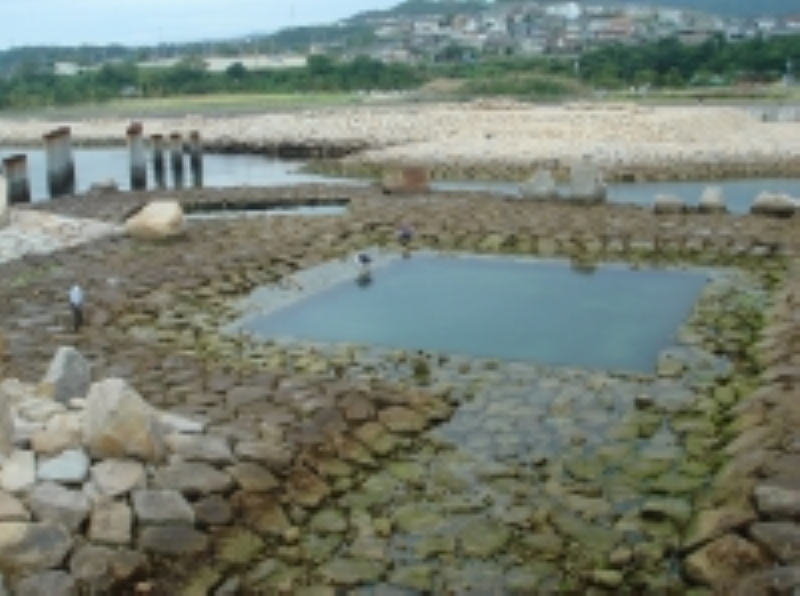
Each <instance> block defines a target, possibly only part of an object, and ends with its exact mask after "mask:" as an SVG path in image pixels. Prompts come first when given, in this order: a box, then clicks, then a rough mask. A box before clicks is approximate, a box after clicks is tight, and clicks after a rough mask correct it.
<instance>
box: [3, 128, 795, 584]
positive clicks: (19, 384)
mask: <svg viewBox="0 0 800 596" xmlns="http://www.w3.org/2000/svg"><path fill="white" fill-rule="evenodd" d="M587 117H588V116H587ZM576 118H583V116H582V115H580V114H576ZM756 124H758V126H760V123H756ZM407 126H411V125H410V124H409V125H407ZM754 127H756V125H754ZM756 128H757V127H756ZM239 132H240V133H241V134H245V132H244V131H239ZM664 134H667V133H666V132H665V133H664ZM645 136H646V135H645ZM780 138H782V137H780V135H778V136H776V137H775V146H778V145H779V144H780V143H779V141H780ZM170 194H171V196H172V198H176V199H178V200H179V201H181V202H182V203H183V204H184V205H185V207H186V209H187V210H190V211H191V210H195V209H198V208H199V207H200V206H202V205H206V206H208V207H214V208H219V207H221V206H225V205H234V206H235V205H236V204H251V205H253V204H261V205H267V204H272V205H285V204H286V203H287V202H288V203H291V202H298V203H306V202H315V203H317V204H330V203H338V202H339V201H340V200H341V199H347V200H348V201H349V208H348V211H347V213H346V214H345V215H341V216H325V217H305V218H304V217H293V216H275V217H250V218H240V219H225V220H219V221H214V220H210V221H209V220H200V221H191V222H190V223H189V224H188V227H187V233H186V234H185V235H184V236H183V237H180V238H176V239H173V240H169V241H164V242H157V243H153V242H143V241H139V240H134V239H132V238H130V237H128V236H126V235H124V234H119V233H117V230H118V228H117V226H118V224H120V223H121V222H122V221H123V220H124V219H125V217H127V216H128V215H129V214H130V213H132V212H133V211H135V210H136V209H138V208H139V207H141V206H142V205H143V204H144V203H145V202H147V201H148V200H150V199H151V198H153V197H154V196H155V195H154V194H152V193H141V194H119V193H117V194H107V195H102V196H99V195H98V196H92V197H89V196H87V197H76V198H67V199H61V200H58V201H53V202H50V203H47V204H42V205H38V206H37V207H36V208H35V209H32V210H31V214H32V215H36V214H37V213H41V212H47V213H49V214H56V215H59V216H64V217H70V218H83V217H90V218H92V219H94V220H96V221H102V222H105V223H106V224H108V228H107V230H108V231H109V232H110V233H109V234H108V235H106V236H103V237H101V238H99V239H92V241H91V242H87V243H84V244H75V245H74V246H69V247H68V248H66V249H64V250H60V251H58V252H54V253H42V254H35V253H34V252H30V253H28V254H26V255H25V256H23V257H21V258H17V259H13V260H9V261H8V262H6V263H4V264H2V265H0V279H2V286H0V292H2V300H0V354H1V355H2V360H0V362H2V367H3V375H2V376H3V377H4V378H5V379H6V380H5V381H4V382H3V383H2V385H0V387H1V388H2V391H0V402H5V406H7V407H6V409H5V410H3V408H0V438H2V437H4V436H5V439H6V442H5V444H3V442H2V441H0V450H3V452H4V453H5V454H7V457H6V459H5V460H4V462H3V469H2V472H0V572H2V575H3V580H4V584H5V586H7V587H9V588H10V589H12V590H13V591H14V593H23V594H24V593H48V594H58V593H64V594H66V593H72V592H74V591H75V590H84V591H91V590H95V591H99V592H114V593H119V592H123V593H124V592H130V593H134V592H138V593H155V594H177V593H186V594H205V593H213V594H233V593H267V594H271V593H292V594H333V593H335V592H336V590H341V589H349V590H353V591H354V593H362V594H372V593H380V594H384V593H431V592H433V593H463V594H467V593H475V594H485V593H510V594H532V593H596V594H617V593H645V592H648V593H649V592H655V593H675V594H686V593H694V594H711V593H720V594H731V593H740V594H747V595H750V594H771V593H792V591H793V590H795V589H797V587H798V586H800V566H798V554H797V553H798V552H799V551H798V544H799V543H800V529H798V526H797V524H796V520H797V518H798V515H800V514H799V513H798V512H800V491H798V488H797V479H798V475H797V471H796V470H797V469H798V468H797V457H798V456H797V452H798V437H799V436H800V435H799V434H798V430H797V429H798V428H800V420H798V410H797V408H798V406H797V399H796V398H797V391H798V389H797V387H798V385H797V382H798V360H797V359H798V356H797V347H798V333H800V329H799V328H798V321H797V312H798V310H797V305H798V301H800V262H799V261H798V258H799V257H798V255H800V229H799V228H800V219H799V218H798V217H797V216H796V215H795V216H794V217H784V218H771V217H764V216H755V215H745V216H734V215H724V214H714V215H703V214H700V213H697V212H676V213H661V214H656V213H655V212H654V211H653V210H651V209H646V208H640V207H634V206H619V205H593V206H588V205H584V206H577V205H571V204H563V203H559V202H537V201H524V200H519V199H503V198H498V197H494V196H491V195H488V194H478V193H472V194H470V193H417V194H410V195H391V196H386V195H384V194H382V193H381V192H379V191H378V190H377V189H368V188H346V187H338V186H337V187H336V188H332V187H324V186H309V187H299V188H298V187H295V188H291V189H290V188H270V189H234V190H224V191H223V190H219V191H214V190H205V191H200V190H196V191H185V192H173V193H170ZM159 196H160V195H159ZM400 224H406V225H410V226H411V227H412V228H413V229H414V248H415V249H420V248H425V249H430V250H441V251H448V252H451V251H465V252H478V253H491V254H500V255H503V254H512V255H526V256H545V257H554V256H555V257H563V258H566V259H570V260H571V261H572V262H573V264H574V266H575V267H580V268H584V269H591V268H592V267H593V266H594V265H595V264H597V263H600V262H604V261H622V262H627V263H630V264H631V265H632V266H634V267H639V266H648V265H656V266H667V265H669V266H689V265H700V266H704V267H711V268H714V269H715V270H719V271H720V275H718V276H715V281H714V282H713V283H711V284H710V285H709V286H708V288H707V290H706V291H705V292H704V294H703V296H702V297H701V299H700V301H699V302H698V304H697V305H696V307H695V309H694V311H693V313H692V316H691V317H690V320H689V321H687V323H686V324H685V325H684V327H683V328H682V329H681V330H680V334H679V336H680V342H679V344H678V345H676V346H675V347H674V348H673V349H670V350H667V351H665V352H664V353H663V354H662V356H661V357H660V358H659V362H658V365H657V370H656V372H655V373H654V374H652V375H642V374H637V375H631V374H621V373H616V374H615V373H605V372H589V371H581V370H575V369H564V368H548V367H542V366H536V365H528V364H520V363H504V362H499V361H492V360H481V359H472V358H465V357H460V356H453V355H447V354H433V353H417V352H405V351H401V350H378V349H373V348H368V347H363V346H354V345H333V346H328V345H316V344H285V343H281V342H271V343H258V342H254V341H251V340H250V339H248V338H247V337H246V336H241V335H233V336H226V335H221V334H220V333H219V327H220V325H221V324H224V323H226V322H230V321H232V320H233V319H234V318H235V317H236V316H237V315H238V314H239V311H238V310H237V309H238V306H239V304H240V302H241V299H242V298H243V297H245V296H247V295H248V294H249V293H250V292H251V291H252V290H253V289H255V288H257V287H260V286H262V285H265V284H267V285H268V284H276V285H283V284H286V283H287V280H288V279H290V278H291V277H292V276H293V274H295V273H296V272H298V271H300V270H303V269H305V268H307V267H309V266H312V265H316V264H319V263H323V262H327V261H330V260H336V259H349V258H350V256H351V255H352V254H353V253H354V252H355V251H357V250H359V249H362V248H363V247H365V246H381V247H383V248H384V249H386V250H390V251H394V250H399V247H398V246H397V245H396V244H395V232H396V230H397V227H398V226H399V225H400ZM88 239H90V238H88V237H87V240H88ZM70 244H72V243H70ZM15 246H17V247H18V248H20V247H21V245H19V244H16V245H15ZM51 247H52V246H50V245H48V248H51ZM20 250H21V248H20ZM412 258H413V256H412ZM75 280H78V281H80V283H81V284H82V285H83V287H84V288H85V290H86V293H87V315H88V322H87V326H86V327H85V328H84V329H82V330H81V331H80V333H77V334H76V333H72V332H71V331H70V329H69V311H68V308H67V306H66V293H67V290H68V288H69V286H70V285H71V284H72V283H73V282H74V281H75ZM64 346H70V348H68V349H66V350H64V349H63V348H64ZM54 355H55V356H56V357H55V359H54ZM13 379H16V380H13ZM115 379H116V380H115ZM120 379H124V381H121V380H120ZM76 398H77V399H76ZM110 404H113V405H115V407H111V406H110ZM148 404H149V405H148ZM0 405H3V404H1V403H0ZM123 406H124V407H123ZM4 411H5V412H11V413H13V416H14V418H15V421H14V424H15V426H16V429H17V431H16V435H15V438H11V439H9V433H8V432H6V433H5V435H4V434H3V428H5V429H8V427H9V425H10V424H11V422H10V418H9V416H8V415H6V416H5V419H3V416H2V412H4ZM0 591H2V588H0Z"/></svg>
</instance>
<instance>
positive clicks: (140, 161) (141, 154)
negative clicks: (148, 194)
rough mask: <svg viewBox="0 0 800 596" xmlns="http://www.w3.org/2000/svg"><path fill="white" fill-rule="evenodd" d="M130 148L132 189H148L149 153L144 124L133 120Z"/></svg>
mask: <svg viewBox="0 0 800 596" xmlns="http://www.w3.org/2000/svg"><path fill="white" fill-rule="evenodd" d="M127 133H128V150H129V152H130V157H131V190H145V189H147V154H146V152H145V148H144V139H143V138H142V125H141V123H139V122H133V123H131V125H130V126H129V127H128V131H127Z"/></svg>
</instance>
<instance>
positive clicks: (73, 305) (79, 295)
mask: <svg viewBox="0 0 800 596" xmlns="http://www.w3.org/2000/svg"><path fill="white" fill-rule="evenodd" d="M69 307H70V310H72V330H73V331H75V332H76V333H77V332H78V331H80V329H81V327H82V326H83V289H82V288H81V287H80V286H79V285H78V284H75V285H73V286H72V287H71V288H70V290H69Z"/></svg>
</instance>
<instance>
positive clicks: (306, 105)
mask: <svg viewBox="0 0 800 596" xmlns="http://www.w3.org/2000/svg"><path fill="white" fill-rule="evenodd" d="M534 82H536V81H534ZM445 83H446V84H445ZM515 83H516V85H517V87H519V88H517V87H513V88H509V89H506V91H507V92H506V93H485V94H484V93H480V92H479V93H475V92H474V90H470V89H468V88H465V85H464V82H463V81H444V82H442V83H441V84H434V83H431V84H428V85H425V86H424V87H422V88H420V89H419V90H417V91H416V92H410V93H402V94H363V93H316V94H310V93H303V94H300V93H297V94H283V95H277V94H262V95H244V94H219V95H197V96H185V97H166V98H156V99H153V98H148V99H124V100H123V99H121V100H117V101H111V102H105V103H98V104H82V105H78V106H70V107H59V108H41V109H36V110H25V111H0V117H3V118H12V119H13V118H36V119H46V120H70V119H86V118H130V119H135V118H143V117H148V118H170V117H182V116H187V115H199V116H214V117H224V116H237V115H248V114H258V113H263V112H279V111H295V110H309V109H335V108H337V107H352V106H358V105H379V104H382V105H387V104H388V105H391V104H403V103H410V102H413V103H426V102H436V101H469V100H471V99H478V98H481V97H493V98H499V97H507V98H509V99H518V100H520V101H530V102H532V103H537V102H539V103H559V102H563V101H576V100H577V101H632V102H637V103H647V104H689V103H697V102H699V101H703V102H704V103H707V104H722V105H726V104H732V105H765V104H767V105H769V104H775V105H779V104H787V105H800V86H793V87H787V86H784V85H773V86H763V87H728V88H691V89H680V90H651V91H648V92H647V93H641V92H638V91H631V90H625V91H610V92H603V91H597V90H595V91H592V90H589V89H586V88H578V87H576V88H574V89H569V88H564V89H561V88H559V89H558V90H557V91H558V93H546V92H540V93H538V94H537V91H536V89H537V88H536V85H534V84H533V83H531V81H530V80H528V79H524V78H520V79H519V80H515ZM570 91H571V92H573V95H571V94H570Z"/></svg>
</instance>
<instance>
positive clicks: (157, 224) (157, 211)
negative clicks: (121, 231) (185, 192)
mask: <svg viewBox="0 0 800 596" xmlns="http://www.w3.org/2000/svg"><path fill="white" fill-rule="evenodd" d="M125 231H126V232H127V233H128V234H129V235H130V236H132V237H134V238H139V239H141V240H166V239H168V238H175V237H177V236H181V235H183V233H184V232H185V231H186V219H185V217H184V214H183V208H182V207H181V205H180V203H178V202H177V201H152V202H150V203H148V204H147V205H145V206H144V207H143V208H142V209H141V210H140V211H139V212H138V213H136V214H135V215H133V216H132V217H130V218H129V219H128V220H127V221H125Z"/></svg>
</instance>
